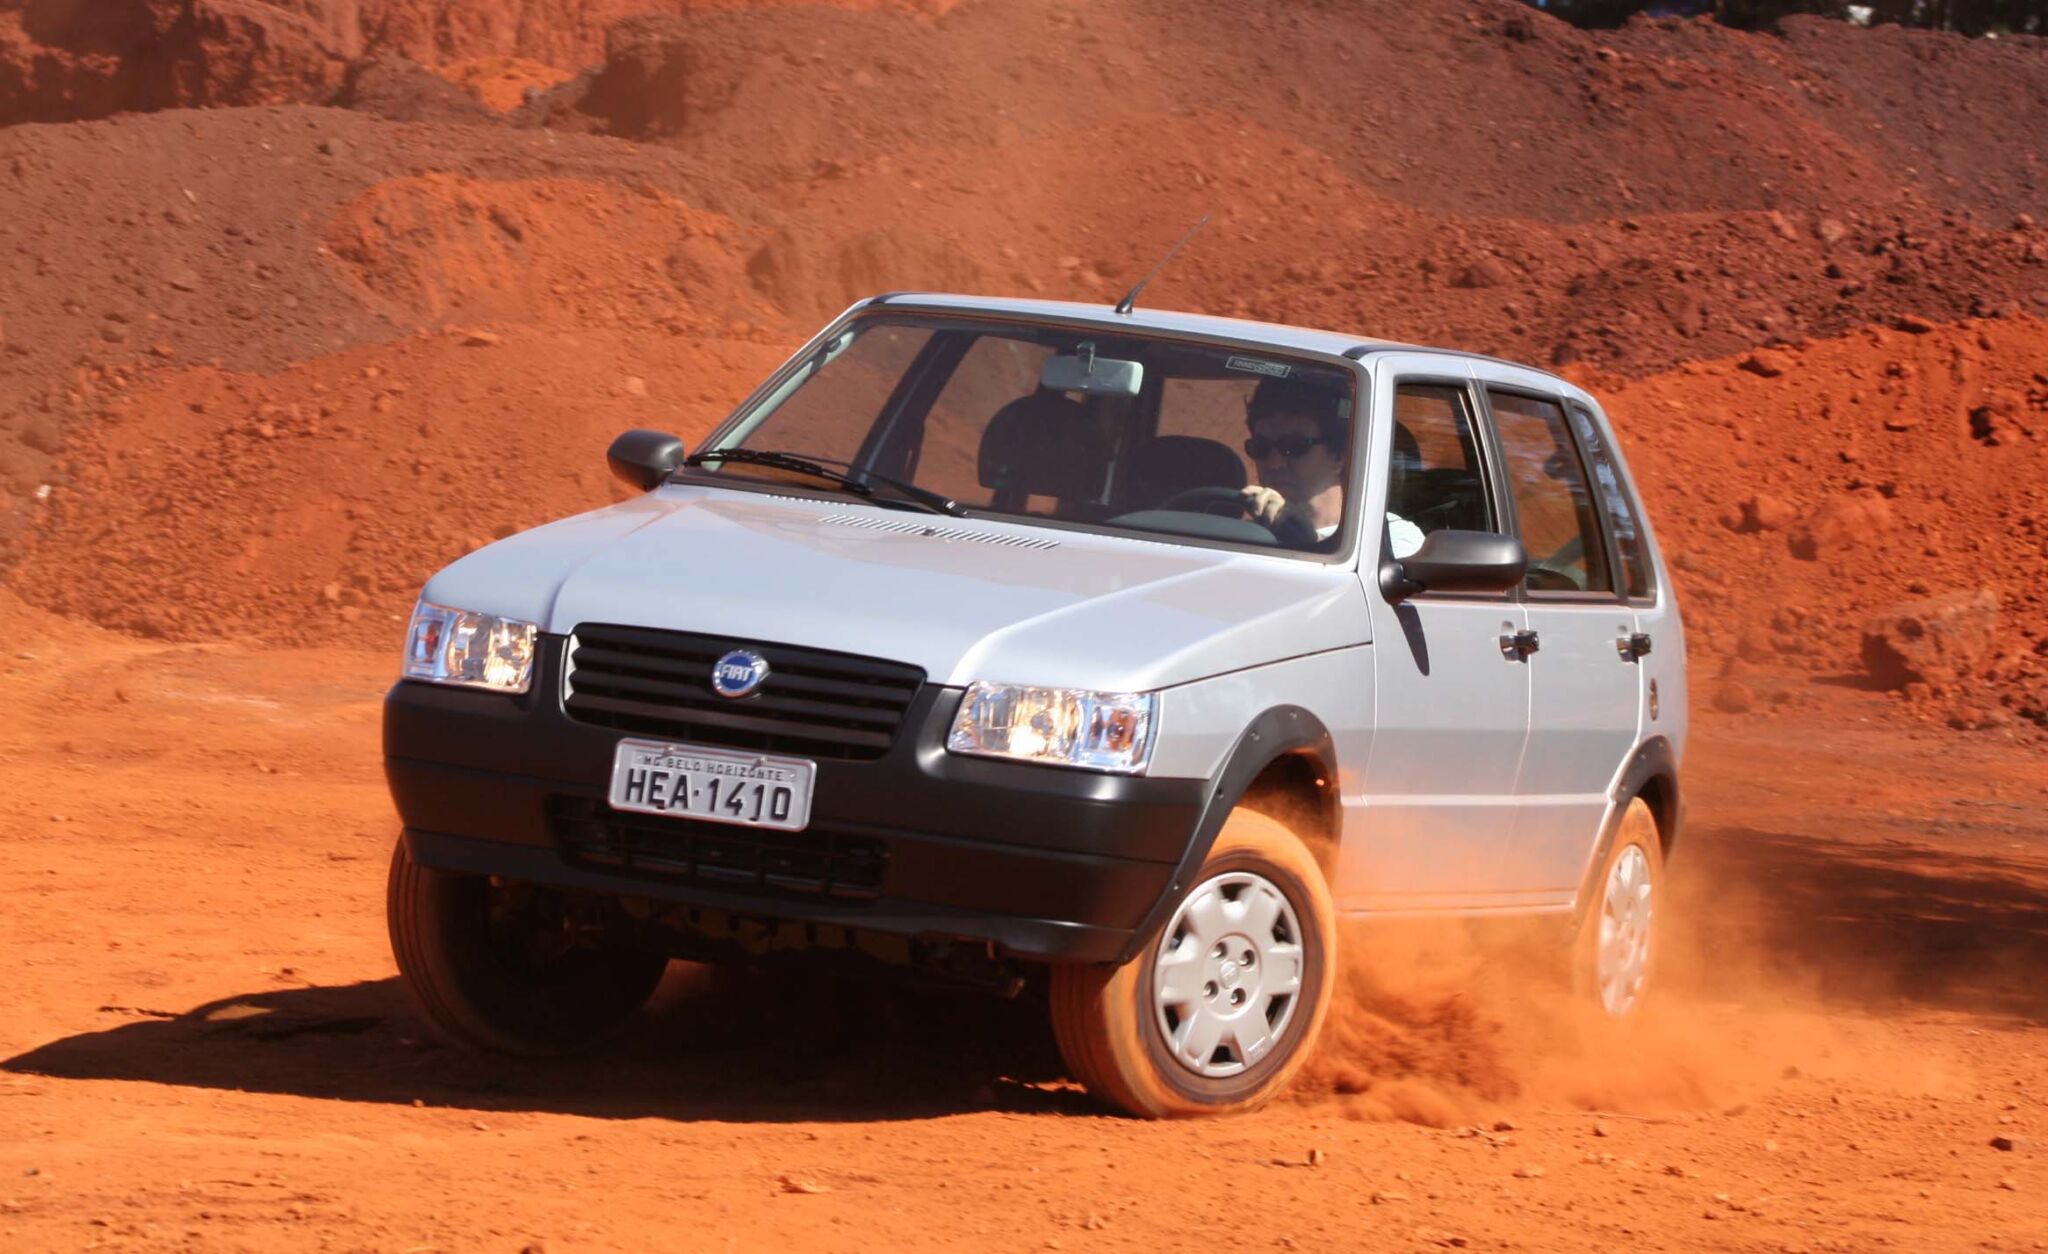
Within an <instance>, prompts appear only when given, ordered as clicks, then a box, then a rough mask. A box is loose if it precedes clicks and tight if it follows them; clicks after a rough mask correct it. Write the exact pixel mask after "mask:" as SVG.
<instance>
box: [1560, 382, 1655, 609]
mask: <svg viewBox="0 0 2048 1254" xmlns="http://www.w3.org/2000/svg"><path fill="white" fill-rule="evenodd" d="M1567 408H1568V409H1569V410H1570V411H1571V416H1572V430H1573V431H1575V432H1577V433H1578V436H1579V446H1580V447H1581V448H1584V449H1585V450H1586V458H1587V460H1589V461H1591V462H1592V463H1593V482H1594V483H1596V484H1598V485H1599V487H1600V502H1601V504H1603V505H1605V506H1606V507H1607V526H1608V529H1609V530H1610V531H1612V532H1613V533H1614V547H1615V548H1617V549H1619V550H1620V551H1621V578H1622V583H1623V584H1624V585H1625V586H1626V587H1627V588H1628V594H1629V596H1630V597H1633V598H1636V599H1641V598H1644V597H1647V596H1649V595H1650V557H1649V554H1648V553H1646V552H1644V551H1643V529H1642V526H1641V525H1640V524H1639V523H1637V522H1636V504H1635V502H1634V501H1632V500H1630V499H1629V495H1628V488H1627V487H1626V486H1624V485H1623V484H1622V482H1621V471H1620V469H1619V468H1617V467H1616V466H1615V464H1614V458H1613V456H1612V455H1610V454H1609V453H1608V451H1607V444H1606V441H1605V439H1604V438H1603V437H1602V436H1601V434H1600V426H1599V424H1598V423H1596V422H1594V421H1593V415H1592V413H1591V412H1590V411H1588V410H1587V409H1586V407H1585V406H1584V405H1580V404H1577V403H1576V402H1575V403H1573V404H1571V405H1570V406H1568V407H1567Z"/></svg>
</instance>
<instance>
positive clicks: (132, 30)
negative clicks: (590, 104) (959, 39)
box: [0, 0, 949, 126]
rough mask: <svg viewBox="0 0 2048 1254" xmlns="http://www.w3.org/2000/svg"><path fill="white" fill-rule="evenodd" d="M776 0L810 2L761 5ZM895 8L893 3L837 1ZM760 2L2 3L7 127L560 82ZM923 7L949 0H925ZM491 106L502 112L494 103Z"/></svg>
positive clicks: (1, 75) (1, 82)
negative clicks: (498, 74)
mask: <svg viewBox="0 0 2048 1254" xmlns="http://www.w3.org/2000/svg"><path fill="white" fill-rule="evenodd" d="M766 2H767V3H769V4H774V3H786V2H810V0H766ZM846 2H850V3H852V4H853V6H854V7H860V8H883V7H893V6H891V4H890V0H842V3H846ZM762 3H763V0H485V2H483V3H478V2H477V0H0V126H5V125H9V124H11V123H16V122H66V121H79V120H83V119H89V118H101V117H106V116H108V115H110V114H114V113H121V112H130V111H147V110H154V109H174V108H190V107H206V106H220V105H258V104H284V103H291V102H301V103H310V104H326V103H329V102H331V101H332V100H333V99H334V96H335V91H336V89H337V88H338V87H339V86H340V85H341V82H342V77H343V74H344V72H345V70H346V68H347V66H348V64H349V63H350V62H351V61H353V60H355V59H356V58H359V57H365V56H374V55H380V54H381V55H385V56H391V57H398V58H403V59H406V60H410V61H414V62H418V63H421V64H424V65H436V64H440V63H442V62H460V61H465V60H471V59H475V58H508V57H509V58H522V59H526V60H530V61H534V62H538V63H539V64H540V65H541V66H542V67H543V70H542V72H541V73H539V74H537V75H533V76H532V79H531V81H540V82H552V81H556V80H558V79H559V78H561V77H563V76H565V73H566V72H565V71H556V72H552V73H550V72H548V67H574V66H581V65H585V64H588V63H590V62H593V61H595V60H597V59H598V58H599V57H600V56H601V55H602V54H603V51H604V35H605V31H606V30H607V29H608V28H609V27H610V26H611V25H612V24H613V23H615V22H617V21H619V20H620V19H622V18H625V17H628V16H630V15H632V14H637V13H647V12H649V11H659V12H661V13H665V14H672V15H673V14H689V13H698V12H704V11H715V10H721V9H729V8H736V7H743V6H744V7H760V5H761V4H762ZM918 7H919V8H920V10H921V11H924V12H927V13H936V12H942V11H943V10H944V9H945V8H947V7H949V5H948V3H947V0H926V3H924V4H923V5H920V6H918ZM494 107H504V106H500V105H495V104H494Z"/></svg>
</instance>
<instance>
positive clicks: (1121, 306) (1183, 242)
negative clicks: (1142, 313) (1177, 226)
mask: <svg viewBox="0 0 2048 1254" xmlns="http://www.w3.org/2000/svg"><path fill="white" fill-rule="evenodd" d="M1209 217H1210V215H1209V214H1206V213H1205V214H1203V215H1202V220H1201V221H1200V222H1197V223H1195V224H1194V225H1193V226H1191V227H1189V228H1188V233H1187V234H1186V235H1183V236H1181V237H1180V243H1178V244H1175V245H1174V246H1173V247H1172V248H1169V249H1167V250H1166V255H1165V256H1164V257H1161V258H1160V259H1159V264H1158V265H1156V266H1153V267H1152V268H1151V269H1150V270H1147V271H1146V272H1145V277H1144V278H1142V279H1139V280H1138V286H1136V287H1134V288H1132V289H1131V290H1130V291H1128V292H1126V293H1125V294H1124V298H1123V299H1122V300H1120V301H1118V302H1117V303H1116V311H1117V312H1118V313H1120V314H1128V313H1130V312H1131V306H1132V305H1135V304H1136V303H1137V301H1138V293H1139V292H1142V291H1144V290H1145V285H1146V284H1147V283H1150V282H1151V281H1152V279H1153V277H1154V276H1156V275H1157V274H1158V273H1159V272H1160V271H1161V270H1164V269H1166V263H1167V262H1169V261H1172V260H1173V259H1174V258H1175V257H1178V256H1180V250H1181V249H1183V248H1186V247H1187V246H1188V241H1189V240H1191V239H1193V238H1194V237H1195V232H1196V231H1199V230H1201V229H1202V228H1203V227H1205V226H1207V225H1209Z"/></svg>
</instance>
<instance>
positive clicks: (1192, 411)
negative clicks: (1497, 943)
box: [698, 316, 1356, 553]
mask: <svg viewBox="0 0 2048 1254" xmlns="http://www.w3.org/2000/svg"><path fill="white" fill-rule="evenodd" d="M1355 412H1356V409H1355V403H1354V396H1353V387H1352V373H1351V372H1350V371H1348V370H1345V369H1343V368H1341V367H1337V366H1331V365H1326V364H1321V363H1317V362H1313V361H1307V360H1303V359H1299V358H1292V357H1288V356H1286V355H1284V354H1273V353H1266V352H1263V351H1254V350H1249V349H1242V348H1231V347H1227V346H1222V345H1204V344H1200V343H1192V342H1189V341H1185V340H1171V339H1162V338H1152V337H1147V336H1142V335H1132V334H1130V333H1128V332H1123V331H1121V329H1117V330H1110V331H1106V330H1091V329H1087V328H1076V327H1054V326H1041V325H1033V324H1023V323H990V322H980V321H967V320H959V319H944V318H937V317H930V318H919V317H914V316H887V317H869V318H863V319H860V320H858V321H856V322H854V323H853V324H851V325H850V326H848V327H847V328H846V329H845V330H843V331H842V332H840V333H839V334H838V335H836V336H835V337H833V339H832V340H830V341H829V342H827V343H826V344H824V345H823V346H822V347H820V348H819V349H818V350H817V351H815V352H814V353H813V354H812V355H811V356H810V357H809V358H808V359H807V360H806V361H805V362H804V363H803V364H802V365H801V367H800V368H799V369H798V370H797V371H796V372H795V373H794V374H793V375H791V376H790V377H789V378H787V379H785V380H784V381H783V382H782V383H781V384H780V385H779V386H778V387H777V388H776V389H775V391H774V392H772V393H771V394H770V395H769V396H768V397H767V398H766V399H765V400H763V401H762V402H760V403H759V404H758V405H756V406H755V407H754V408H753V409H752V410H750V411H748V412H746V413H744V414H742V415H741V416H740V418H739V419H738V421H737V422H736V423H734V424H733V425H732V426H731V427H730V428H729V429H728V430H727V431H726V433H725V434H724V435H723V436H722V437H721V438H720V439H718V440H716V441H715V442H714V443H713V444H711V445H709V446H707V448H709V449H736V448H743V449H749V450H755V451H758V452H761V453H780V454H791V455H795V456H797V457H801V458H806V459H809V460H811V461H813V462H817V463H821V464H828V465H830V466H831V467H833V468H834V469H836V470H841V471H845V472H847V473H848V474H849V475H850V476H851V477H853V478H854V479H856V480H859V479H861V478H862V477H863V476H865V475H872V476H875V477H876V480H877V482H880V481H882V480H884V479H887V480H894V481H896V482H897V483H899V484H908V485H912V486H913V487H915V488H918V489H923V490H925V491H926V492H929V493H937V494H940V496H942V497H946V498H951V500H953V501H957V502H959V504H960V505H962V506H965V507H966V508H967V509H969V510H972V511H974V512H976V513H987V514H995V515H1011V516H1016V517H1019V518H1035V519H1049V520H1057V521H1059V522H1063V523H1069V524H1078V525H1083V526H1101V527H1110V528H1131V529H1136V530H1140V531H1147V532H1155V533H1161V534H1164V535H1172V536H1181V537H1186V538H1188V539H1191V540H1204V541H1221V542H1226V543H1239V544H1253V545H1259V546H1263V547H1271V548H1278V549H1283V550H1290V551H1299V552H1325V553H1327V552H1333V551H1334V550H1335V549H1336V548H1337V546H1338V543H1339V529H1340V525H1341V523H1342V522H1343V518H1344V505H1345V490H1346V487H1347V485H1348V484H1349V483H1350V482H1351V448H1352V444H1353V439H1352V433H1353V415H1354V413H1355ZM698 473H706V474H715V475H716V476H717V477H718V478H722V479H724V478H746V479H772V480H774V481H776V482H777V483H792V484H793V483H798V482H806V480H804V478H803V476H801V475H799V474H794V473H793V472H790V471H788V470H786V469H777V468H774V467H766V466H762V465H758V464H744V463H737V462H733V463H714V464H713V465H708V466H704V467H701V468H700V469H699V472H698ZM808 482H811V483H817V484H818V485H819V486H821V487H823V488H824V489H825V490H830V484H829V482H824V483H820V482H819V480H818V479H817V477H815V476H813V477H812V478H811V479H810V480H808ZM874 499H875V500H876V501H877V502H878V503H888V499H889V494H887V493H880V494H877V495H876V497H875V498H874Z"/></svg>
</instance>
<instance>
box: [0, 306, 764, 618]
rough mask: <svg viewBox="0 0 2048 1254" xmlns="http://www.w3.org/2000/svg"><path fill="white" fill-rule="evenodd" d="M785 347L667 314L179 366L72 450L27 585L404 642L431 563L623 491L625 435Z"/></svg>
mask: <svg viewBox="0 0 2048 1254" xmlns="http://www.w3.org/2000/svg"><path fill="white" fill-rule="evenodd" d="M782 355H783V353H782V350H781V349H779V348H777V347H773V346H763V345H759V344H754V343H749V342H745V341H721V340H709V339H705V338H701V336H699V337H692V338H683V337H679V336H676V335H672V334H670V333H668V332H667V331H664V330H662V329H660V328H644V329H634V328H630V327H614V328H612V329H591V330H567V329H560V328H557V329H548V330H539V329H529V328H522V327H509V326H507V327H496V328H493V329H490V330H485V329H482V328H470V329H464V330H457V331H449V332H447V333H444V334H437V335H426V336H419V337H413V338H408V339H404V340H399V341H397V342H395V343H392V344H389V345H385V346H382V347H378V348H366V349H358V350H352V351H350V352H345V353H341V354H337V355H335V356H332V357H326V358H322V359H320V360H318V361H315V362H313V363H310V364H308V365H304V366H294V367H291V368H288V369H286V370H284V371H282V372H280V373H278V374H275V375H257V374H246V373H238V372H231V371H225V370H218V369H214V368H211V367H199V368H195V369H189V370H180V371H175V372H171V373H167V374H164V375H162V376H160V377H158V378H156V379H154V380H152V381H151V382H149V383H148V384H147V385H146V386H143V387H141V388H139V389H137V390H136V391H135V392H134V393H133V394H132V395H130V396H128V397H125V398H122V399H119V400H117V401H115V402H113V403H112V404H111V405H110V407H109V413H108V416H107V417H106V418H104V419H102V420H101V421H99V422H98V423H96V424H95V425H94V427H93V433H94V438H93V439H92V440H91V441H89V442H87V443H86V444H84V445H83V446H82V447H80V448H79V449H77V450H76V451H75V453H74V454H73V457H72V471H71V477H70V480H69V484H68V486H66V487H64V488H60V489H58V490H56V491H55V492H53V493H52V494H51V496H50V498H49V500H48V502H47V503H46V504H43V505H41V506H38V507H37V508H38V509H39V510H41V511H42V512H43V513H44V523H45V525H44V527H43V528H42V529H41V537H40V539H39V540H38V541H37V542H36V543H35V545H34V547H33V548H31V550H30V551H29V553H28V554H27V557H26V559H25V560H24V561H23V563H22V564H21V566H20V568H19V569H18V571H17V572H16V575H15V585H16V587H17V588H18V589H19V590H20V592H21V594H22V595H23V596H24V597H25V598H27V599H28V600H30V601H31V602H33V603H35V604H38V605H42V606H46V607H48V608H50V609H53V610H55V611H57V612H59V613H63V614H68V615H72V616H75V617H78V618H81V619H85V620H87V621H90V622H93V623H98V624H101V625H105V626H112V627H116V628H119V629H121V630H124V631H133V632H137V633H140V634H143V635H146V636H151V637H158V638H165V637H167V638H171V639H212V638H217V637H219V636H222V635H227V636H255V637H260V638H265V639H276V640H283V639H294V640H301V641H305V640H315V639H319V640H335V639H340V640H351V641H358V642H362V643H366V644H373V645H379V646H382V645H389V644H390V643H391V642H392V641H393V640H394V639H396V634H395V633H396V632H397V631H398V627H397V626H396V622H397V621H401V620H402V616H403V614H404V613H405V612H406V610H408V609H409V608H410V606H411V604H412V599H413V597H414V595H415V594H416V593H417V592H418V589H419V584H420V582H421V580H422V577H423V575H424V574H425V573H427V572H429V571H431V570H433V569H434V568H436V567H438V566H440V565H442V564H444V563H446V562H447V561H449V560H451V559H452V558H454V557H455V556H457V555H459V554H461V553H462V552H464V551H466V550H468V549H472V548H475V547H478V546H480V545H482V544H484V543H487V542H488V541H490V540H492V539H494V538H496V537H499V536H503V535H510V534H511V533H512V532H513V531H515V530H518V529H521V528H524V527H529V526H533V525H535V524H538V523H540V522H544V521H546V520H548V519H550V518H554V517H558V516H560V515H563V514H566V513H571V512H574V511H577V510H581V509H587V508H592V507H594V506H598V505H602V504H606V503H608V502H610V501H611V500H613V499H614V498H615V495H616V493H615V491H614V488H613V486H612V483H611V480H610V477H609V474H608V472H607V471H606V469H605V465H604V448H605V445H606V444H607V443H608V442H609V441H610V439H611V437H612V436H614V435H616V434H617V433H618V432H619V431H620V430H622V429H624V428H626V427H630V426H662V427H667V428H670V429H674V430H679V431H681V432H682V433H683V434H684V435H685V437H686V438H688V439H695V438H697V437H698V436H701V435H702V434H703V432H704V431H705V430H706V429H708V427H709V426H710V424H711V423H712V421H714V420H715V419H716V418H717V417H720V416H722V415H723V414H724V412H725V411H726V409H727V408H729V407H730V405H731V404H732V402H733V401H734V400H736V399H737V397H738V396H739V395H741V394H743V393H744V392H745V391H746V390H748V389H749V388H751V387H752V386H753V384H754V383H755V382H756V380H757V379H758V378H759V376H761V375H762V374H764V373H766V372H767V371H768V370H769V369H771V368H772V367H773V366H774V365H775V364H776V362H777V361H779V360H780V359H781V357H782ZM620 491H622V490H620ZM82 570H91V571H94V572H95V577H94V578H91V579H79V578H76V577H75V576H76V574H77V572H79V571H82Z"/></svg>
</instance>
